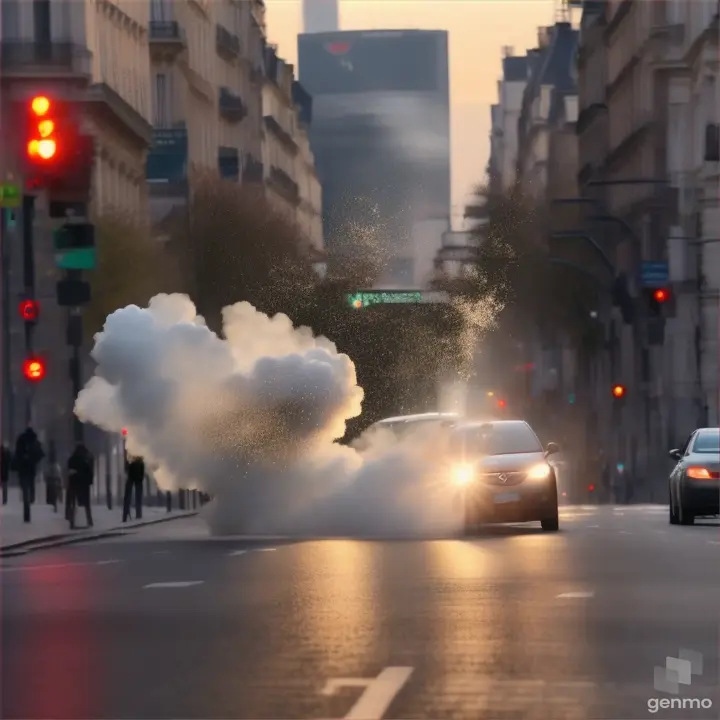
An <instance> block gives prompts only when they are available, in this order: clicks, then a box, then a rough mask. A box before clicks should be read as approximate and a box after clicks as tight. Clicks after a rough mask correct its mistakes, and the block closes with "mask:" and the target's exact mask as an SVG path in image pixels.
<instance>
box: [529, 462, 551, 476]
mask: <svg viewBox="0 0 720 720" xmlns="http://www.w3.org/2000/svg"><path fill="white" fill-rule="evenodd" d="M550 473H551V468H550V466H549V465H548V464H547V463H540V464H539V465H534V466H533V467H531V468H530V469H529V470H528V472H527V479H528V480H544V479H545V478H547V477H550Z"/></svg>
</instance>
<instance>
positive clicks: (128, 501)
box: [123, 457, 145, 522]
mask: <svg viewBox="0 0 720 720" xmlns="http://www.w3.org/2000/svg"><path fill="white" fill-rule="evenodd" d="M125 472H126V479H125V502H124V503H123V522H127V521H128V519H129V518H130V506H131V505H132V496H133V492H134V493H135V519H136V520H140V519H141V518H142V501H143V483H144V482H145V461H144V460H143V459H142V458H141V457H135V458H132V459H129V458H126V460H125Z"/></svg>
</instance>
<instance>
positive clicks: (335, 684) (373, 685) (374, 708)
mask: <svg viewBox="0 0 720 720" xmlns="http://www.w3.org/2000/svg"><path fill="white" fill-rule="evenodd" d="M412 673H413V668H411V667H386V668H385V669H384V670H383V671H382V672H381V673H380V674H379V675H378V676H377V677H374V678H333V679H332V680H328V681H327V683H326V684H325V687H324V688H323V689H322V690H321V691H320V692H321V694H322V695H326V696H331V695H334V694H335V693H336V692H337V691H338V690H340V689H341V688H343V687H356V688H365V691H364V692H363V694H362V695H361V696H360V699H359V700H358V701H357V702H356V703H355V705H353V706H352V708H351V710H350V712H348V714H347V715H345V716H344V718H343V720H382V718H383V716H384V715H385V712H386V711H387V709H388V707H390V703H391V702H392V701H393V700H394V699H395V696H396V695H397V694H398V693H399V692H400V690H402V688H403V686H404V685H405V683H406V682H407V681H408V680H409V679H410V676H411V675H412Z"/></svg>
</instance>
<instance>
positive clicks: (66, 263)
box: [55, 248, 97, 270]
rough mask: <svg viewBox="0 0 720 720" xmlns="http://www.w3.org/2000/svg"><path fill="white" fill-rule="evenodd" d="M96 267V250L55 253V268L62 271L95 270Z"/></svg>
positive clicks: (86, 249) (87, 249) (85, 249)
mask: <svg viewBox="0 0 720 720" xmlns="http://www.w3.org/2000/svg"><path fill="white" fill-rule="evenodd" d="M96 265H97V253H96V252H95V248H84V249H82V250H62V251H60V252H56V253H55V267H57V268H59V269H60V270H94V269H95V267H96Z"/></svg>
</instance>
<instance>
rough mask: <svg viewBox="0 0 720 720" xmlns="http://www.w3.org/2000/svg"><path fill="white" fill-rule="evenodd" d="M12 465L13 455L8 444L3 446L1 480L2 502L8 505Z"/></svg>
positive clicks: (0, 464) (0, 466) (0, 459)
mask: <svg viewBox="0 0 720 720" xmlns="http://www.w3.org/2000/svg"><path fill="white" fill-rule="evenodd" d="M11 465H12V453H11V452H10V448H9V447H8V446H7V444H6V443H3V444H2V457H0V480H2V502H3V505H7V501H8V484H9V483H10V467H11Z"/></svg>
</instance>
